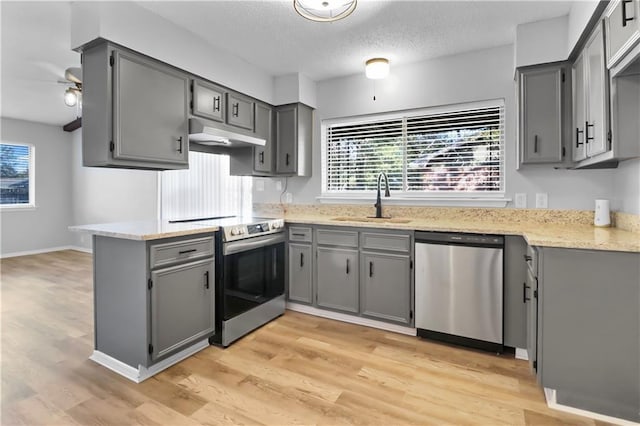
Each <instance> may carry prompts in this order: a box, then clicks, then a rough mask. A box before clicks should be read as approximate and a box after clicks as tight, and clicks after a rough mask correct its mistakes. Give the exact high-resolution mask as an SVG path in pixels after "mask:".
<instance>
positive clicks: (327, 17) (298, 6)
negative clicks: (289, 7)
mask: <svg viewBox="0 0 640 426" xmlns="http://www.w3.org/2000/svg"><path fill="white" fill-rule="evenodd" d="M357 3H358V1H357V0H293V8H294V9H295V10H296V12H298V14H300V16H302V17H303V18H306V19H309V20H311V21H316V22H331V21H337V20H339V19H342V18H346V17H347V16H349V15H351V13H352V12H353V11H354V10H355V8H356V5H357Z"/></svg>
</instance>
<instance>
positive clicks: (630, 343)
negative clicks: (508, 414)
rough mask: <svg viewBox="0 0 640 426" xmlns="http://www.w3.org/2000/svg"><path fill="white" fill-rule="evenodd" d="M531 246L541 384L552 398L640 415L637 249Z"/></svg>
mask: <svg viewBox="0 0 640 426" xmlns="http://www.w3.org/2000/svg"><path fill="white" fill-rule="evenodd" d="M539 251H540V261H539V273H538V278H539V298H540V303H539V308H538V309H539V317H540V321H539V330H538V333H539V335H540V336H541V339H542V345H541V346H540V347H538V353H539V354H541V355H542V358H540V357H539V358H538V364H539V365H542V367H543V369H542V385H543V386H544V387H547V388H551V389H555V390H556V399H557V402H558V403H559V404H564V405H568V406H571V407H577V408H581V409H585V410H589V411H593V412H597V413H601V414H605V415H609V416H614V417H618V418H623V419H626V420H630V421H634V422H638V421H640V266H639V265H640V253H624V252H607V251H597V250H574V249H559V248H547V247H544V248H539Z"/></svg>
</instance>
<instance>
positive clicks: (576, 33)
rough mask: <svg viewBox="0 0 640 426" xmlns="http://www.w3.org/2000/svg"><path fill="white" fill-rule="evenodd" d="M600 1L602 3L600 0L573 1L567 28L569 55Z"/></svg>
mask: <svg viewBox="0 0 640 426" xmlns="http://www.w3.org/2000/svg"><path fill="white" fill-rule="evenodd" d="M598 3H600V1H599V0H581V1H574V2H573V3H571V10H570V11H569V21H568V28H567V56H568V55H569V53H571V51H572V50H573V48H574V47H575V45H576V43H578V40H579V39H580V36H581V35H582V32H583V31H584V29H585V27H586V26H587V24H588V23H589V20H590V19H591V16H592V15H593V12H594V11H595V10H596V7H597V6H598Z"/></svg>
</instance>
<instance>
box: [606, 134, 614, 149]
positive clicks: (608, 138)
mask: <svg viewBox="0 0 640 426" xmlns="http://www.w3.org/2000/svg"><path fill="white" fill-rule="evenodd" d="M612 139H613V138H612V136H611V129H609V131H608V132H607V142H609V150H611V148H612V144H613V142H612Z"/></svg>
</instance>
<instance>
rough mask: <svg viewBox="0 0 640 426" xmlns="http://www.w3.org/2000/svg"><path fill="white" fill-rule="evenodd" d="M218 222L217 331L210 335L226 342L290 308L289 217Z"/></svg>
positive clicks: (222, 343)
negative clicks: (287, 281)
mask: <svg viewBox="0 0 640 426" xmlns="http://www.w3.org/2000/svg"><path fill="white" fill-rule="evenodd" d="M215 222H217V223H216V224H217V225H218V226H219V227H220V232H218V234H217V235H218V237H217V238H216V253H217V255H216V278H217V279H216V283H217V286H216V312H215V318H216V324H215V325H216V334H215V335H214V336H212V337H211V338H210V339H209V340H210V342H211V343H213V344H216V345H222V346H224V347H226V346H229V345H230V344H231V343H232V342H234V341H235V340H237V339H239V338H240V337H242V336H244V335H245V334H247V333H249V332H250V331H252V330H254V329H256V328H258V327H260V326H262V325H263V324H266V323H267V322H269V321H271V320H272V319H274V318H276V317H278V316H280V315H282V314H283V313H284V310H285V298H284V281H285V276H284V275H285V273H284V268H285V257H284V256H285V237H284V220H282V219H267V218H255V217H250V218H242V217H240V218H225V219H221V220H218V221H215Z"/></svg>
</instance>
